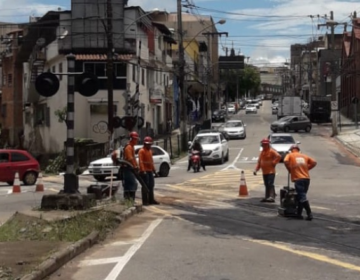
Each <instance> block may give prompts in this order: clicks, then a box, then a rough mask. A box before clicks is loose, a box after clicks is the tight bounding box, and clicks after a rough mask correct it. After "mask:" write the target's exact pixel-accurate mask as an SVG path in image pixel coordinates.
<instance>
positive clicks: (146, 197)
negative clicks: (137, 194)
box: [141, 188, 150, 206]
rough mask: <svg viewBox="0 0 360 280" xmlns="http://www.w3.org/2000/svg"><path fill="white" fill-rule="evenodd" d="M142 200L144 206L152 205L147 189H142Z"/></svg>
mask: <svg viewBox="0 0 360 280" xmlns="http://www.w3.org/2000/svg"><path fill="white" fill-rule="evenodd" d="M141 199H142V204H143V205H144V206H147V205H150V203H149V194H148V193H147V191H146V190H145V188H141Z"/></svg>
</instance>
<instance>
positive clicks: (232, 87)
mask: <svg viewBox="0 0 360 280" xmlns="http://www.w3.org/2000/svg"><path fill="white" fill-rule="evenodd" d="M220 80H221V81H222V82H225V83H226V84H227V87H228V91H229V96H228V101H229V100H235V99H236V87H237V82H238V85H239V98H241V97H244V96H245V94H246V93H247V92H249V91H250V92H252V93H253V94H254V95H255V94H256V93H258V90H259V87H260V84H261V80H260V74H259V72H258V71H256V69H255V68H253V67H250V66H245V69H244V70H241V71H240V70H221V72H220Z"/></svg>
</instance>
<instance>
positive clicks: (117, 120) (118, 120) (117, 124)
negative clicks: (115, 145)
mask: <svg viewBox="0 0 360 280" xmlns="http://www.w3.org/2000/svg"><path fill="white" fill-rule="evenodd" d="M113 127H114V128H119V127H121V118H120V117H114V118H113Z"/></svg>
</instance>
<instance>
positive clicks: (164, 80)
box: [163, 74, 166, 85]
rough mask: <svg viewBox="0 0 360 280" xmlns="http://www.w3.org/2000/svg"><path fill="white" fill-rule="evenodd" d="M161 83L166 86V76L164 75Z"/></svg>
mask: <svg viewBox="0 0 360 280" xmlns="http://www.w3.org/2000/svg"><path fill="white" fill-rule="evenodd" d="M163 83H164V85H166V75H165V74H164V78H163Z"/></svg>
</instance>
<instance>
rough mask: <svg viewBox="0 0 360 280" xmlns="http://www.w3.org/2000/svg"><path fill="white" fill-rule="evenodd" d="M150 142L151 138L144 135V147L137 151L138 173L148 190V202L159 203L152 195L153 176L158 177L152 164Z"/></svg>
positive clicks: (151, 141)
mask: <svg viewBox="0 0 360 280" xmlns="http://www.w3.org/2000/svg"><path fill="white" fill-rule="evenodd" d="M152 144H153V140H152V138H151V137H149V136H146V137H145V138H144V147H142V148H141V149H140V151H139V167H140V175H141V176H142V178H143V180H144V182H145V183H146V186H147V187H148V190H149V193H148V201H149V204H159V203H158V202H157V201H156V200H155V197H154V187H155V180H154V174H155V177H158V174H157V173H156V170H155V166H154V160H153V155H152V151H151V145H152ZM143 195H144V194H143Z"/></svg>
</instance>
